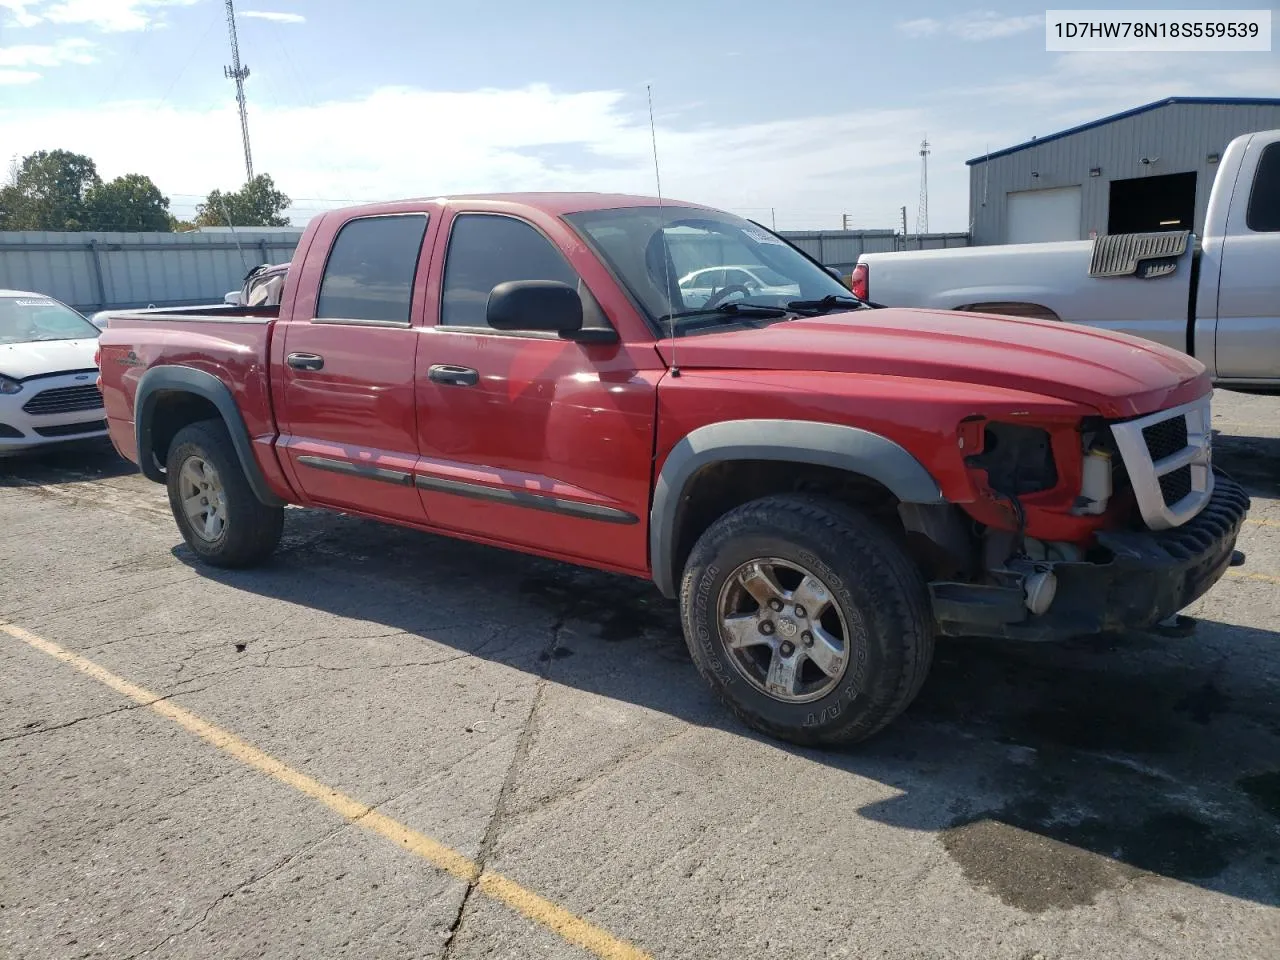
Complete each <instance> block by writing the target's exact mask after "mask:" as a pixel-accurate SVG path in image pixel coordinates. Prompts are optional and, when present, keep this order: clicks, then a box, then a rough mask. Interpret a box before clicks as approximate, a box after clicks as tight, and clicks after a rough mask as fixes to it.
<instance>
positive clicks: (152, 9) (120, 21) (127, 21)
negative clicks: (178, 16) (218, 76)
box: [0, 0, 200, 33]
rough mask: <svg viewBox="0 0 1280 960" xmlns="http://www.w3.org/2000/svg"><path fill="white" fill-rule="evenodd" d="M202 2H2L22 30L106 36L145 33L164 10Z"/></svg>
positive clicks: (4, 0)
mask: <svg viewBox="0 0 1280 960" xmlns="http://www.w3.org/2000/svg"><path fill="white" fill-rule="evenodd" d="M199 2H200V0H0V8H2V9H6V10H8V11H9V13H10V17H11V20H10V22H11V23H12V24H14V25H16V26H19V27H33V26H35V25H36V24H39V23H46V22H47V23H57V24H84V25H86V26H91V27H95V28H97V29H98V30H102V31H104V32H106V33H119V32H124V31H127V30H144V29H146V28H147V27H149V26H152V25H154V24H156V23H158V22H160V21H161V18H162V17H163V12H164V10H165V8H168V7H187V6H191V5H192V4H194V3H199Z"/></svg>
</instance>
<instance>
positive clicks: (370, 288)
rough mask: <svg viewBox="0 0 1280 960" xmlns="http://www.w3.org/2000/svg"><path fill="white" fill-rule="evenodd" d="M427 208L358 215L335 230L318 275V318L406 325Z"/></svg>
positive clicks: (330, 320) (336, 321)
mask: <svg viewBox="0 0 1280 960" xmlns="http://www.w3.org/2000/svg"><path fill="white" fill-rule="evenodd" d="M426 232H427V217H426V215H425V214H406V215H397V216H389V217H361V218H360V219H358V220H352V221H350V222H349V223H347V224H346V225H344V226H343V228H342V229H341V230H339V231H338V236H337V239H335V240H334V242H333V249H332V250H330V251H329V262H328V263H326V264H325V268H324V277H323V278H322V279H321V281H320V296H319V298H318V299H317V301H316V319H317V320H325V321H328V322H330V323H342V322H343V321H352V322H356V323H360V322H366V323H368V322H372V323H386V324H403V325H405V326H408V325H409V310H410V307H411V305H412V302H413V280H414V276H415V275H416V274H417V270H418V257H419V255H420V254H421V252H422V238H423V236H424V235H425V234H426Z"/></svg>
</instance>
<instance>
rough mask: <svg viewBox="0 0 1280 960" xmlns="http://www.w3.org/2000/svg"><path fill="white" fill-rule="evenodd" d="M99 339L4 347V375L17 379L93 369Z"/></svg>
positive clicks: (0, 360)
mask: <svg viewBox="0 0 1280 960" xmlns="http://www.w3.org/2000/svg"><path fill="white" fill-rule="evenodd" d="M97 348H98V341H97V338H95V337H85V338H84V339H82V340H37V341H34V342H31V343H5V344H0V374H4V375H5V376H6V377H12V378H13V379H15V380H25V379H26V378H27V377H38V376H41V375H43V374H48V373H63V372H65V371H68V370H92V369H94V364H93V353H94V351H95V350H96V349H97Z"/></svg>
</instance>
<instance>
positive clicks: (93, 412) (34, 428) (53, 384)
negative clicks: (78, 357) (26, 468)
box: [0, 370, 107, 457]
mask: <svg viewBox="0 0 1280 960" xmlns="http://www.w3.org/2000/svg"><path fill="white" fill-rule="evenodd" d="M95 376H96V372H91V371H84V370H76V371H71V372H68V373H59V374H52V375H49V376H40V377H32V378H30V379H27V380H24V381H22V386H23V389H22V390H20V391H19V392H18V393H6V394H0V457H2V456H6V455H9V454H17V453H26V452H28V451H31V450H43V449H45V448H47V447H53V446H59V445H62V444H67V443H77V442H80V441H83V440H92V439H95V438H98V437H105V436H106V435H107V423H106V411H105V410H104V409H103V406H102V395H101V394H100V393H96V388H95V387H94V383H93V378H94V377H95ZM91 391H93V392H91Z"/></svg>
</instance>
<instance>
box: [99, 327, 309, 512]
mask: <svg viewBox="0 0 1280 960" xmlns="http://www.w3.org/2000/svg"><path fill="white" fill-rule="evenodd" d="M171 324H177V325H179V329H180V330H181V333H182V336H181V337H180V338H176V337H172V336H170V333H171V332H172V331H173V329H174V327H173V326H171ZM273 325H274V322H273V321H272V320H270V319H269V318H234V319H233V318H222V319H211V318H209V317H198V316H182V315H173V314H169V315H163V316H160V315H157V316H156V317H155V319H154V320H150V319H147V320H144V319H136V320H135V319H131V318H129V317H128V316H127V315H125V316H121V317H113V318H112V320H111V326H110V327H109V329H107V330H106V331H104V332H103V334H102V338H101V339H100V341H99V343H100V344H101V351H102V353H101V370H102V392H103V399H104V402H105V404H106V410H107V425H108V428H109V430H110V431H111V437H112V440H113V442H114V443H115V444H116V447H117V449H119V450H120V451H121V453H126V451H132V452H135V454H136V455H138V456H139V457H140V458H141V457H142V456H144V455H145V453H144V452H143V451H135V450H134V444H135V436H134V434H135V429H136V427H135V424H134V412H135V399H136V393H137V390H138V386H139V383H140V381H141V380H142V377H143V375H144V374H145V373H146V372H147V371H148V370H150V369H153V368H156V367H161V366H169V365H174V366H183V367H188V368H190V369H192V370H198V371H202V372H203V373H206V374H209V375H211V376H213V377H215V378H216V379H218V380H219V381H221V382H222V383H223V384H225V385H226V386H227V387H228V388H229V389H230V393H231V396H232V399H233V400H234V401H235V406H236V409H238V410H239V411H240V414H241V416H242V417H243V419H244V425H245V429H246V431H247V432H248V435H249V439H250V442H251V443H252V448H253V452H254V459H255V460H256V462H257V464H258V468H259V470H260V471H261V473H262V475H263V477H264V478H265V480H266V484H267V487H268V488H269V489H270V491H271V492H272V493H273V494H274V495H275V496H277V497H279V498H280V499H282V500H292V499H296V497H295V495H294V493H293V491H292V489H291V488H290V486H289V483H288V481H287V480H286V479H285V476H284V473H283V471H282V470H281V468H280V462H279V460H278V459H277V457H276V454H275V450H274V443H275V438H276V429H275V422H274V419H273V418H272V416H271V400H270V396H269V392H268V389H269V387H268V379H267V352H268V349H269V345H270V341H271V335H272V327H273ZM126 455H127V453H126Z"/></svg>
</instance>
